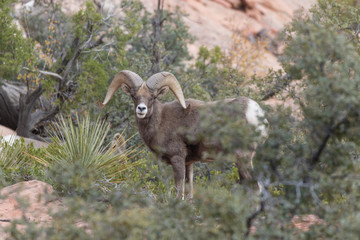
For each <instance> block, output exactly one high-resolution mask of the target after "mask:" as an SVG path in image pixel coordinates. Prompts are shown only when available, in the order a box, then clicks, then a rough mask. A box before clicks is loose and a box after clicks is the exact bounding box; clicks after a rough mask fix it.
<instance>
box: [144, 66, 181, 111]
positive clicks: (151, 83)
mask: <svg viewBox="0 0 360 240" xmlns="http://www.w3.org/2000/svg"><path fill="white" fill-rule="evenodd" d="M146 86H147V87H148V88H149V89H150V90H152V91H153V90H158V89H160V88H161V87H164V86H167V87H169V88H170V90H171V91H172V92H173V93H174V95H175V97H176V98H177V100H178V101H179V102H180V104H181V106H182V107H183V108H184V109H186V104H185V98H184V94H183V91H182V89H181V86H180V84H179V82H178V80H177V79H176V77H175V76H174V75H173V74H171V73H169V72H160V73H156V74H154V75H152V76H151V77H149V79H148V80H147V81H146Z"/></svg>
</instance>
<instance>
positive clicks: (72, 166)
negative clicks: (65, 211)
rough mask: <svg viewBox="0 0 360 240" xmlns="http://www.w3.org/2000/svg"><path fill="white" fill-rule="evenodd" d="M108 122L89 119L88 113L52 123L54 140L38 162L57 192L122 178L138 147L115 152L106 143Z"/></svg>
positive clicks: (77, 189) (131, 163)
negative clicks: (42, 165)
mask: <svg viewBox="0 0 360 240" xmlns="http://www.w3.org/2000/svg"><path fill="white" fill-rule="evenodd" d="M109 129H110V126H109V124H108V123H105V122H104V121H102V120H100V119H97V120H96V121H94V122H92V121H91V120H90V117H89V116H88V115H87V116H85V117H83V118H79V117H76V120H75V123H74V122H73V120H72V119H71V118H68V119H65V118H64V117H60V119H59V122H58V123H57V124H55V125H54V133H53V134H52V136H53V137H52V141H53V143H52V144H51V145H50V146H49V148H48V149H46V152H45V157H44V158H43V159H41V162H42V163H43V164H45V165H46V166H48V167H49V169H50V170H49V173H48V177H49V178H50V181H51V182H52V184H53V185H56V186H57V188H58V190H59V191H62V192H64V193H66V194H73V193H76V192H79V191H86V190H87V187H89V186H90V187H92V186H94V185H95V184H96V183H97V184H100V185H101V181H103V182H109V183H118V182H120V181H122V180H124V175H123V174H124V172H126V171H127V170H128V169H130V168H132V167H133V166H134V165H135V164H136V162H130V161H129V159H131V158H133V157H134V156H135V155H136V154H137V151H139V150H138V149H134V148H131V147H130V148H128V149H127V150H126V151H125V152H123V153H117V152H115V150H114V149H113V148H111V147H110V146H109V145H105V144H104V141H105V137H106V136H107V134H108V132H109Z"/></svg>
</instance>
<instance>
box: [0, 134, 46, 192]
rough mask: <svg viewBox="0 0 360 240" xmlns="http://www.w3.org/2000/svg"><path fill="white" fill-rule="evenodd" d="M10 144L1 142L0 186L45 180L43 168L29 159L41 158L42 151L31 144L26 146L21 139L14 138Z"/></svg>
mask: <svg viewBox="0 0 360 240" xmlns="http://www.w3.org/2000/svg"><path fill="white" fill-rule="evenodd" d="M11 142H12V144H10V143H9V142H1V147H0V149H1V152H0V186H1V187H4V186H8V185H10V184H14V183H17V182H20V181H29V180H32V179H39V180H45V172H44V166H43V165H42V164H40V163H38V162H36V161H34V160H33V158H32V157H31V156H32V155H37V156H39V157H40V156H43V155H44V149H35V148H34V146H33V145H32V144H31V145H28V146H26V145H25V142H24V139H23V138H21V139H20V140H18V139H15V137H14V139H13V140H11Z"/></svg>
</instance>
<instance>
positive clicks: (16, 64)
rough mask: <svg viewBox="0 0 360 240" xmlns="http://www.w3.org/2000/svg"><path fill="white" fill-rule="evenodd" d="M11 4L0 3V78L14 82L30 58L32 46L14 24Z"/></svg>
mask: <svg viewBox="0 0 360 240" xmlns="http://www.w3.org/2000/svg"><path fill="white" fill-rule="evenodd" d="M11 2H12V1H9V0H1V1H0V26H1V31H0V42H1V44H0V77H3V78H7V79H11V80H14V79H16V77H17V74H18V72H19V71H20V69H21V67H22V66H23V64H24V63H25V61H27V60H28V59H31V58H32V48H33V44H32V41H31V40H30V39H26V38H24V37H23V36H22V32H21V31H20V30H19V29H18V28H17V26H16V24H15V23H14V21H13V20H14V19H13V17H12V16H11V14H10V13H11V8H10V4H11Z"/></svg>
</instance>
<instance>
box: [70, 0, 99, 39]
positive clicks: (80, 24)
mask: <svg viewBox="0 0 360 240" xmlns="http://www.w3.org/2000/svg"><path fill="white" fill-rule="evenodd" d="M72 21H73V23H74V32H75V37H76V38H79V39H80V41H84V40H86V36H87V35H88V34H89V29H88V28H89V27H90V26H91V28H92V29H91V30H93V31H95V32H96V31H98V30H100V22H101V14H100V13H98V12H97V11H96V8H95V6H94V4H93V3H92V2H90V1H87V2H86V5H85V9H81V10H80V11H79V12H77V13H75V14H74V15H73V16H72Z"/></svg>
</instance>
